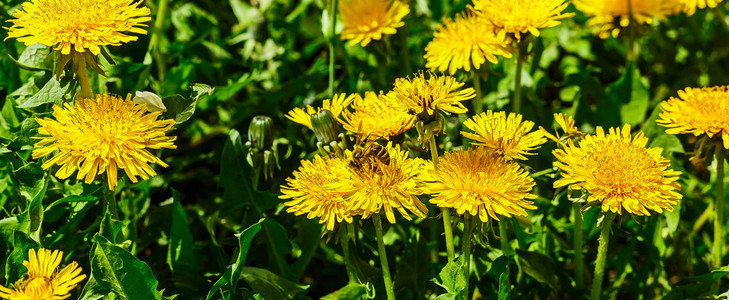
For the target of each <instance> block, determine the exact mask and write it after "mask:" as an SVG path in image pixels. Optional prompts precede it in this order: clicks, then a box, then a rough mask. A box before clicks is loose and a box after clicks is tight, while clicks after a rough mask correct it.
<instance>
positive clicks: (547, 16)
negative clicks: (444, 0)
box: [473, 0, 574, 40]
mask: <svg viewBox="0 0 729 300" xmlns="http://www.w3.org/2000/svg"><path fill="white" fill-rule="evenodd" d="M567 5H568V4H567V3H565V0H473V6H474V8H475V9H476V11H477V12H479V13H480V14H481V16H483V17H484V18H486V20H489V21H490V22H491V23H493V24H494V26H496V28H497V29H498V36H499V37H500V38H503V37H504V36H506V34H508V33H511V34H514V36H515V37H516V39H517V40H521V34H522V33H531V34H532V35H534V36H539V30H540V29H543V28H550V27H555V26H557V25H559V24H560V23H561V20H562V19H565V18H569V17H572V16H574V14H573V13H567V14H563V13H562V11H563V10H565V8H567Z"/></svg>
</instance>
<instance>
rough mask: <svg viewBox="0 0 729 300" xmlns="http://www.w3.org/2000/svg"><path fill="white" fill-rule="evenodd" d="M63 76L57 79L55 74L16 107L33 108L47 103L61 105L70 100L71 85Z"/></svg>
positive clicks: (71, 93)
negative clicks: (59, 79)
mask: <svg viewBox="0 0 729 300" xmlns="http://www.w3.org/2000/svg"><path fill="white" fill-rule="evenodd" d="M64 78H65V77H64ZM64 78H62V79H61V81H58V80H57V79H56V77H55V76H53V77H51V79H49V80H48V82H46V84H45V85H44V86H43V88H41V89H40V91H38V92H37V93H35V95H33V96H31V97H30V98H28V99H27V100H25V101H23V102H22V103H18V107H19V108H33V107H37V106H41V105H43V104H49V103H53V104H58V105H61V104H63V103H64V102H67V101H70V100H71V97H72V95H73V92H74V91H72V87H73V85H72V84H70V82H69V81H67V80H66V79H64Z"/></svg>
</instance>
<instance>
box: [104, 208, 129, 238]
mask: <svg viewBox="0 0 729 300" xmlns="http://www.w3.org/2000/svg"><path fill="white" fill-rule="evenodd" d="M123 228H124V223H123V222H122V221H119V220H114V218H113V217H112V215H111V214H110V213H108V212H107V213H105V214H104V217H103V218H102V219H101V225H100V226H99V234H100V235H101V236H103V237H104V238H106V239H108V240H109V241H111V242H113V243H114V244H117V243H121V242H122V240H123V236H122V235H119V232H121V230H122V229H123Z"/></svg>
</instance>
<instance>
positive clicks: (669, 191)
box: [553, 124, 682, 216]
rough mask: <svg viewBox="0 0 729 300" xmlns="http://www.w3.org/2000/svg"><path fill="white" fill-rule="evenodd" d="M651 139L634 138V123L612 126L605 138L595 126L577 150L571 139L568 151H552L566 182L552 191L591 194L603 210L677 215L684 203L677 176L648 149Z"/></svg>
mask: <svg viewBox="0 0 729 300" xmlns="http://www.w3.org/2000/svg"><path fill="white" fill-rule="evenodd" d="M647 143H648V138H646V137H645V136H644V135H643V133H642V132H640V133H638V134H637V135H636V136H635V137H632V136H631V134H630V125H627V124H626V125H625V126H623V128H622V129H620V128H610V130H609V133H608V134H605V131H604V130H603V128H602V127H599V126H598V127H597V129H596V134H594V135H587V136H585V138H584V139H583V140H581V141H580V142H579V147H578V146H575V145H574V143H573V142H572V141H571V140H568V141H567V146H566V147H565V148H564V149H557V150H554V152H553V153H554V156H555V157H556V158H557V162H555V163H554V165H555V166H556V167H558V168H559V169H560V170H561V173H560V174H561V175H562V178H561V179H559V180H557V181H556V182H555V183H554V187H555V188H558V187H563V186H567V185H570V186H571V187H572V189H575V190H584V191H586V192H587V193H589V197H588V199H587V201H588V202H593V201H600V202H602V210H603V211H606V212H607V211H611V212H613V213H618V214H621V213H622V210H623V209H625V211H627V212H628V213H631V214H635V215H641V216H643V215H650V212H648V210H653V211H655V212H658V213H662V212H663V210H664V209H665V210H668V211H673V207H672V206H673V205H676V204H677V203H678V201H679V200H680V199H681V197H682V196H681V194H680V193H678V191H679V190H680V189H681V186H680V185H679V183H678V176H679V175H681V172H679V171H674V170H672V169H668V168H669V167H670V165H671V163H670V162H669V160H668V159H667V158H665V157H663V156H661V152H662V151H663V149H661V148H659V147H654V148H646V144H647Z"/></svg>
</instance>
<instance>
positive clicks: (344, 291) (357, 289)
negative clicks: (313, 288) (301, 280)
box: [321, 282, 367, 300]
mask: <svg viewBox="0 0 729 300" xmlns="http://www.w3.org/2000/svg"><path fill="white" fill-rule="evenodd" d="M366 296H367V287H366V286H365V285H363V284H360V283H356V282H350V283H348V284H347V285H345V286H344V287H343V288H341V289H338V290H336V291H334V292H333V293H331V294H329V295H326V296H324V297H321V300H361V299H363V298H365V297H366Z"/></svg>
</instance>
